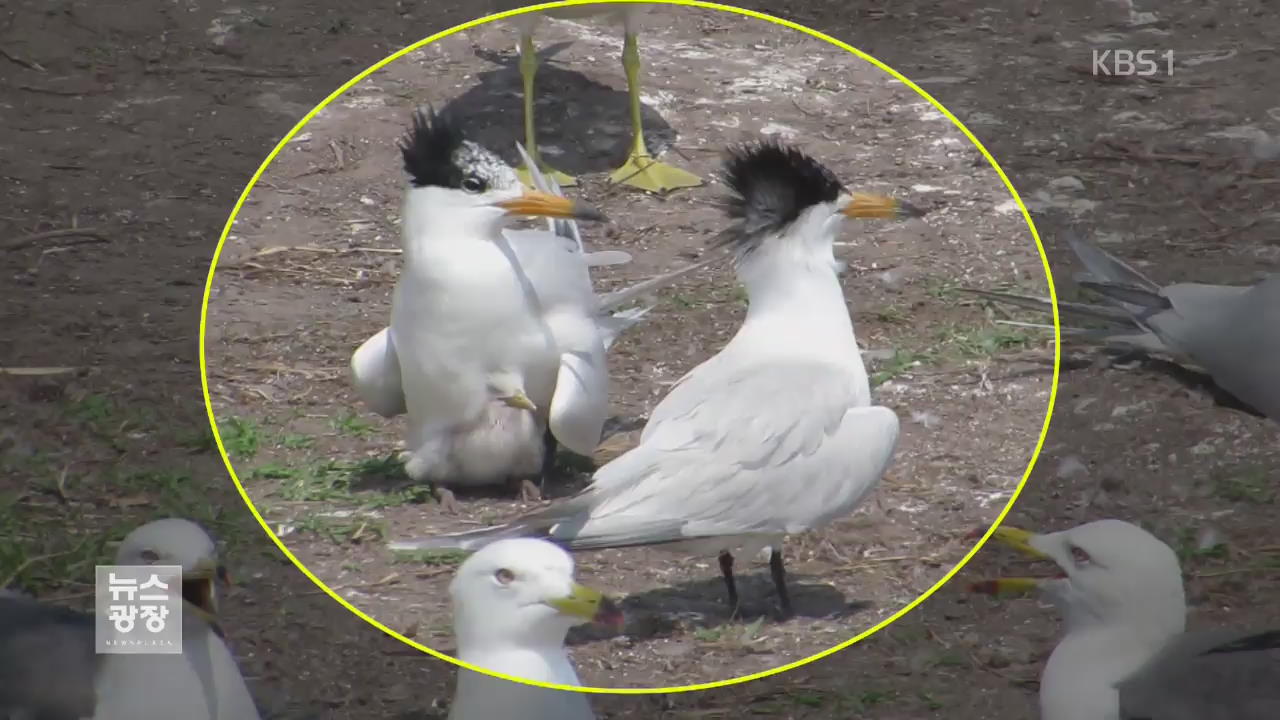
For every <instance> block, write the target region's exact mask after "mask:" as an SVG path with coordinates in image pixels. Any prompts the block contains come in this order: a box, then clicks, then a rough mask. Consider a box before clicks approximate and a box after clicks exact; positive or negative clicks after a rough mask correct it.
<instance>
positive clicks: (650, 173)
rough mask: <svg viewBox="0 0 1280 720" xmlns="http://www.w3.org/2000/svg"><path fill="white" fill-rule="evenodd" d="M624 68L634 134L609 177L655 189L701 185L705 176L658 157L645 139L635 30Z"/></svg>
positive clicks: (625, 53) (626, 48) (625, 46)
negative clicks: (622, 159)
mask: <svg viewBox="0 0 1280 720" xmlns="http://www.w3.org/2000/svg"><path fill="white" fill-rule="evenodd" d="M622 69H623V72H625V73H626V75H627V96H628V100H629V101H630V103H631V131H632V133H633V134H634V138H633V140H632V143H631V154H630V155H629V156H628V157H627V161H626V162H625V163H623V165H622V167H620V168H618V169H617V170H614V171H613V174H611V175H610V176H609V180H610V181H611V182H614V183H619V184H622V185H630V186H632V187H636V188H640V189H641V190H645V191H648V192H654V193H663V192H667V191H670V190H677V189H679V188H686V187H697V186H699V185H701V184H702V178H700V177H698V176H697V175H694V174H693V173H690V172H686V171H684V170H681V169H680V168H677V167H674V166H671V165H667V164H666V163H660V162H658V161H657V160H655V159H654V158H653V156H652V155H650V154H649V148H648V147H647V146H646V145H645V143H644V125H643V123H642V122H641V119H640V51H639V49H638V48H637V45H636V34H635V33H633V32H628V33H626V39H625V40H623V45H622Z"/></svg>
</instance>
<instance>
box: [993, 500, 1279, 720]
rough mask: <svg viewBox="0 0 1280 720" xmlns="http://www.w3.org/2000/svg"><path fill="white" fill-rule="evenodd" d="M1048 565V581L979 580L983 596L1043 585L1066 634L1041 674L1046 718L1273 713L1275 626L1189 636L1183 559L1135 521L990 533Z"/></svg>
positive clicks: (1197, 719)
mask: <svg viewBox="0 0 1280 720" xmlns="http://www.w3.org/2000/svg"><path fill="white" fill-rule="evenodd" d="M992 537H993V538H994V539H996V540H998V541H1001V542H1003V543H1004V544H1006V545H1009V546H1011V547H1013V548H1015V549H1017V550H1019V551H1021V552H1023V553H1025V554H1027V555H1030V556H1031V557H1034V558H1037V559H1042V560H1050V561H1052V562H1054V563H1056V564H1057V565H1058V567H1059V568H1060V570H1061V572H1059V573H1058V574H1057V575H1056V576H1054V577H1051V578H1000V579H997V580H986V581H983V582H980V583H976V584H975V585H974V586H973V587H972V588H971V589H972V590H973V591H975V592H980V593H985V594H1000V593H1007V592H1025V591H1029V590H1038V591H1040V592H1041V593H1042V594H1044V595H1046V596H1047V597H1048V598H1049V599H1050V600H1052V601H1053V603H1054V604H1055V605H1056V606H1058V608H1059V610H1060V612H1062V613H1063V615H1064V618H1065V626H1066V627H1065V630H1066V632H1065V635H1064V636H1063V638H1062V640H1060V641H1059V642H1058V645H1057V647H1056V648H1054V650H1053V653H1052V654H1051V655H1050V656H1049V661H1048V663H1047V664H1046V665H1045V668H1044V671H1043V674H1042V675H1041V677H1040V718H1041V720H1264V719H1265V720H1271V719H1274V718H1277V717H1280V683H1277V682H1276V681H1277V680H1280V631H1277V630H1272V631H1265V632H1252V631H1248V632H1246V631H1238V630H1210V631H1198V632H1189V633H1188V632H1186V631H1185V628H1186V614H1187V605H1186V597H1185V593H1184V590H1183V585H1182V570H1181V568H1180V567H1179V565H1178V556H1177V555H1176V554H1175V553H1174V551H1173V550H1172V549H1171V548H1170V547H1169V546H1168V545H1166V544H1165V543H1163V542H1161V541H1160V540H1159V539H1157V538H1156V537H1155V536H1153V535H1151V534H1150V533H1148V532H1147V531H1145V530H1143V529H1142V528H1139V527H1137V526H1136V525H1132V524H1130V523H1127V522H1124V521H1122V520H1098V521H1096V522H1091V523H1088V524H1085V525H1081V526H1079V527H1076V528H1072V529H1070V530H1064V531H1061V532H1055V533H1047V534H1043V535H1038V534H1034V533H1031V532H1028V531H1026V530H1020V529H1018V528H1012V527H1008V526H1005V527H1001V528H998V529H997V530H996V532H995V534H994V535H993V536H992Z"/></svg>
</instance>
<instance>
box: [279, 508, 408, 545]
mask: <svg viewBox="0 0 1280 720" xmlns="http://www.w3.org/2000/svg"><path fill="white" fill-rule="evenodd" d="M298 531H299V532H310V533H315V534H316V535H319V536H321V537H323V538H324V539H326V540H328V541H329V542H330V543H332V544H334V545H346V544H349V543H364V542H377V541H379V540H382V539H383V538H384V537H385V536H386V526H385V525H384V524H383V522H382V521H380V520H376V519H374V518H362V517H349V518H339V517H326V516H322V515H308V516H307V517H304V518H302V519H301V520H300V521H299V522H298Z"/></svg>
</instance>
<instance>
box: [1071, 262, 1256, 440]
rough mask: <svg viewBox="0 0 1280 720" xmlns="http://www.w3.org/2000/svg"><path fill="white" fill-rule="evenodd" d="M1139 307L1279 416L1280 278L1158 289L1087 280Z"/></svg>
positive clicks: (1227, 382)
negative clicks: (1157, 290) (1253, 283)
mask: <svg viewBox="0 0 1280 720" xmlns="http://www.w3.org/2000/svg"><path fill="white" fill-rule="evenodd" d="M1085 286H1086V287H1089V288H1090V289H1092V290H1095V291H1097V292H1099V293H1101V294H1103V295H1106V296H1109V297H1112V298H1115V299H1117V301H1118V302H1125V303H1128V304H1130V305H1132V306H1134V307H1136V308H1138V310H1137V311H1136V313H1135V319H1136V320H1137V322H1138V323H1139V324H1141V325H1142V326H1143V327H1145V328H1147V329H1149V330H1150V331H1151V332H1152V333H1154V334H1155V335H1157V336H1158V337H1159V338H1160V341H1161V342H1162V343H1163V344H1164V345H1165V346H1166V347H1168V348H1169V349H1170V350H1171V351H1172V352H1173V353H1174V354H1176V355H1181V356H1185V357H1188V358H1190V359H1191V361H1192V362H1194V363H1195V364H1196V365H1198V366H1200V367H1202V368H1204V371H1205V372H1207V373H1208V374H1209V375H1210V376H1212V377H1213V379H1214V381H1215V382H1216V383H1217V384H1218V385H1219V386H1221V387H1222V388H1223V389H1224V390H1226V391H1227V392H1229V393H1231V394H1232V395H1234V396H1235V397H1237V398H1238V399H1240V400H1241V401H1243V402H1245V403H1247V404H1248V405H1250V406H1251V407H1253V408H1255V409H1256V410H1258V411H1259V412H1261V413H1263V414H1264V415H1267V416H1268V417H1270V418H1272V419H1273V420H1280V382H1278V381H1277V377H1280V373H1278V372H1277V368H1280V277H1276V276H1271V277H1268V278H1267V279H1265V280H1263V281H1262V282H1259V283H1257V284H1256V285H1253V286H1237V285H1205V284H1200V283H1179V284H1176V285H1170V286H1168V287H1165V288H1162V289H1161V290H1160V292H1158V293H1151V292H1148V291H1147V290H1144V289H1140V288H1136V287H1133V286H1125V285H1112V284H1109V283H1093V282H1089V283H1085Z"/></svg>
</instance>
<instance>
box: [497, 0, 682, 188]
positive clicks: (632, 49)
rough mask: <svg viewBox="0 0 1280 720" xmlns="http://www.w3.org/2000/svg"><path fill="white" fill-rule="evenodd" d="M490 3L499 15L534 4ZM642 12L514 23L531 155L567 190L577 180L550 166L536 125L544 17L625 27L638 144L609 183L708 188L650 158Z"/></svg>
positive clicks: (599, 11)
mask: <svg viewBox="0 0 1280 720" xmlns="http://www.w3.org/2000/svg"><path fill="white" fill-rule="evenodd" d="M490 1H491V5H492V8H493V10H494V12H502V11H505V10H512V9H515V8H519V7H524V6H525V5H527V4H528V3H526V2H523V0H490ZM640 10H641V8H640V4H638V3H625V4H596V5H578V6H570V7H562V8H555V9H552V10H541V11H538V12H530V13H524V14H521V15H516V16H513V17H511V18H510V21H511V22H512V24H514V25H515V26H516V27H517V28H518V29H519V31H520V76H521V78H522V79H523V81H524V133H525V147H527V148H528V150H529V154H530V155H531V156H532V157H533V160H534V162H535V163H536V164H537V165H538V167H539V168H540V169H542V171H543V172H544V173H547V174H548V175H550V176H551V177H553V178H554V179H555V180H556V181H557V182H559V183H560V184H561V185H565V186H569V185H574V184H575V183H576V182H577V181H576V180H575V179H574V178H573V177H571V176H569V175H566V174H565V173H563V172H560V171H559V170H554V169H552V168H550V167H548V166H547V165H546V164H545V163H544V162H543V160H542V157H541V154H540V153H539V152H538V143H537V129H536V125H535V123H534V105H535V103H534V87H533V80H534V75H535V74H536V73H537V71H538V53H537V50H536V49H535V48H534V46H533V32H534V29H535V28H536V27H537V25H538V23H539V21H540V20H541V19H542V15H543V14H546V15H550V16H551V17H556V18H570V19H576V18H582V17H590V16H592V15H604V16H606V18H607V19H608V20H609V21H611V22H614V23H620V24H621V25H622V27H623V45H622V69H623V72H624V73H625V74H626V76H627V96H628V101H629V106H630V111H631V131H632V142H631V150H630V153H629V154H628V155H627V160H626V162H625V163H623V165H622V166H621V167H619V168H618V169H617V170H615V171H614V172H613V173H612V174H611V175H610V176H609V180H610V181H611V182H613V183H617V184H622V185H630V186H632V187H635V188H639V189H641V190H645V191H648V192H653V193H665V192H669V191H672V190H678V189H680V188H689V187H697V186H699V185H701V184H702V179H701V178H699V177H698V176H697V175H694V174H693V173H690V172H688V171H686V170H681V169H680V168H677V167H674V166H672V165H667V164H666V163H662V162H658V161H657V160H656V159H654V157H653V156H652V155H651V154H650V153H649V148H648V146H647V145H646V144H645V141H644V125H643V123H642V122H641V115H640V51H639V46H638V45H637V42H636V35H637V33H638V32H639V27H640ZM529 167H532V165H530V164H528V163H526V164H525V165H524V167H523V168H522V171H524V172H527V171H528V170H527V169H528V168H529Z"/></svg>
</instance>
